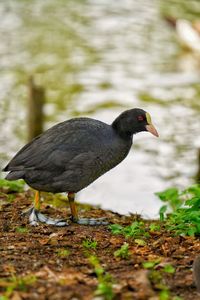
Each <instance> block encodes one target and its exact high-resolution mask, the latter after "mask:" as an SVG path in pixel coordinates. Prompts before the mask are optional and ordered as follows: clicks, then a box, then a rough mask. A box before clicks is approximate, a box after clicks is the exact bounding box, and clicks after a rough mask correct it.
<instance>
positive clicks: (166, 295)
mask: <svg viewBox="0 0 200 300" xmlns="http://www.w3.org/2000/svg"><path fill="white" fill-rule="evenodd" d="M142 265H143V267H144V268H145V269H148V270H149V280H150V281H151V283H152V284H153V285H154V286H155V288H156V289H157V290H159V299H160V300H168V299H172V298H171V293H170V290H169V287H168V286H167V285H166V284H165V282H164V279H163V275H164V273H168V274H174V272H175V269H174V267H173V266H172V265H171V264H165V265H163V266H162V265H161V264H160V259H157V260H155V261H146V262H143V264H142Z"/></svg>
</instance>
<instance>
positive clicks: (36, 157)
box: [3, 108, 158, 226]
mask: <svg viewBox="0 0 200 300" xmlns="http://www.w3.org/2000/svg"><path fill="white" fill-rule="evenodd" d="M141 131H149V132H151V133H152V134H153V135H155V136H158V133H157V131H156V129H155V127H154V126H153V124H152V122H151V117H150V115H149V114H148V113H147V112H145V111H144V110H142V109H139V108H133V109H130V110H126V111H124V112H123V113H121V114H120V115H119V116H118V117H117V118H116V119H115V120H114V121H113V123H112V124H111V125H108V124H106V123H103V122H101V121H98V120H95V119H91V118H74V119H71V120H68V121H64V122H62V123H59V124H57V125H55V126H53V127H52V128H50V129H48V130H47V131H45V132H44V133H42V134H41V135H39V136H38V137H36V138H35V139H33V140H32V141H31V142H30V143H28V144H26V145H25V146H24V147H23V148H22V149H21V150H20V151H19V152H18V153H17V154H16V155H15V156H14V158H13V159H12V160H11V161H10V162H9V164H8V165H7V166H6V167H5V168H4V170H3V171H9V174H8V175H7V176H6V179H8V180H16V179H20V178H23V179H24V180H25V182H26V183H27V184H28V185H29V186H31V187H32V188H34V189H36V190H37V191H36V194H35V200H34V207H32V208H31V209H30V210H29V221H30V223H31V224H32V225H36V224H37V222H44V223H47V224H52V225H56V226H65V225H68V222H67V221H65V220H58V219H56V220H55V219H52V218H48V217H46V216H44V215H43V214H41V213H40V212H39V207H40V191H46V192H52V193H58V192H67V193H68V199H69V204H70V209H71V215H72V217H71V218H72V221H73V222H76V223H79V224H85V225H86V224H90V225H99V224H105V221H104V220H103V219H102V218H100V219H83V218H79V217H78V213H77V210H76V206H75V203H74V198H75V193H77V192H79V191H80V190H82V189H83V188H85V187H86V186H88V185H89V184H90V183H92V182H93V181H94V180H96V179H97V178H98V177H100V176H101V175H103V174H104V173H106V172H107V171H109V170H110V169H112V168H114V167H115V166H116V165H118V164H119V163H120V162H121V161H122V160H123V159H124V158H125V157H126V156H127V154H128V153H129V150H130V148H131V145H132V138H133V134H136V133H138V132H141Z"/></svg>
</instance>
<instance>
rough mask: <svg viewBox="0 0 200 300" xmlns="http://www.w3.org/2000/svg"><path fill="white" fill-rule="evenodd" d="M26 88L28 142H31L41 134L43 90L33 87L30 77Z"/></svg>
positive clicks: (39, 87)
mask: <svg viewBox="0 0 200 300" xmlns="http://www.w3.org/2000/svg"><path fill="white" fill-rule="evenodd" d="M28 88H29V97H28V141H31V140H32V139H33V138H34V137H36V136H37V135H39V134H40V133H42V132H43V123H44V114H43V106H44V103H45V90H44V88H43V87H41V86H37V85H35V83H34V79H33V77H32V76H31V77H30V78H29V83H28Z"/></svg>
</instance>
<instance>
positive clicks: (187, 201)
mask: <svg viewBox="0 0 200 300" xmlns="http://www.w3.org/2000/svg"><path fill="white" fill-rule="evenodd" d="M165 193H167V195H166V196H165ZM159 195H161V200H162V199H165V200H166V199H168V195H169V194H168V192H166V191H164V192H162V193H159ZM175 195H176V197H177V198H178V199H177V203H178V201H179V200H180V199H182V200H181V203H182V204H181V205H180V203H179V204H177V205H176V206H175V209H174V211H173V212H172V213H171V214H169V215H168V216H167V218H166V220H165V224H164V226H165V228H166V229H167V230H170V231H174V232H175V233H176V234H179V235H190V236H195V235H199V234H200V222H199V220H200V185H193V186H191V187H189V188H188V189H185V190H184V191H182V192H178V193H174V194H173V197H174V200H173V201H174V202H176V199H175ZM169 202H171V200H170V199H169Z"/></svg>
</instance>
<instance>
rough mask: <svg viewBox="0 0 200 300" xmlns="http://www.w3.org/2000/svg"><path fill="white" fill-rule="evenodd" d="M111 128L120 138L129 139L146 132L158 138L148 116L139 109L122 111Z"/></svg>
mask: <svg viewBox="0 0 200 300" xmlns="http://www.w3.org/2000/svg"><path fill="white" fill-rule="evenodd" d="M112 127H113V128H114V129H115V130H116V131H117V133H118V134H119V135H120V136H124V137H131V136H132V135H133V134H136V133H138V132H141V131H148V132H150V133H152V134H153V135H155V136H157V137H158V136H159V135H158V132H157V130H156V129H155V127H154V126H153V124H152V121H151V116H150V114H149V113H148V112H146V111H144V110H143V109H140V108H133V109H130V110H126V111H124V112H123V113H122V114H120V115H119V116H118V117H117V118H116V119H115V120H114V122H113V123H112Z"/></svg>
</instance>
